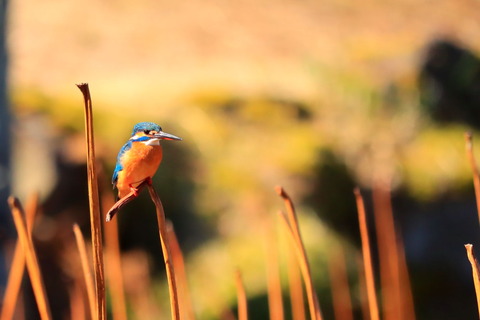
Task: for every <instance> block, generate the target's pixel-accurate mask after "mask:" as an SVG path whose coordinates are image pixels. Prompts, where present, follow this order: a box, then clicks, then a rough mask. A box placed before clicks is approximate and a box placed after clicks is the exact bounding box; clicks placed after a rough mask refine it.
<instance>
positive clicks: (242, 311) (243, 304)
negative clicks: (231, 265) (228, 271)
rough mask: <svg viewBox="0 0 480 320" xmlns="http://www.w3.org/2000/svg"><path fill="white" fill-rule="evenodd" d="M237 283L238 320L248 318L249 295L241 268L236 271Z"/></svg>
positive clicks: (246, 319)
mask: <svg viewBox="0 0 480 320" xmlns="http://www.w3.org/2000/svg"><path fill="white" fill-rule="evenodd" d="M235 285H236V287H237V304H238V320H248V305H247V295H246V293H245V287H244V285H243V281H242V274H241V273H240V271H239V270H237V272H235Z"/></svg>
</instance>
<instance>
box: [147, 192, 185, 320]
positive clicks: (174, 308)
mask: <svg viewBox="0 0 480 320" xmlns="http://www.w3.org/2000/svg"><path fill="white" fill-rule="evenodd" d="M147 185H148V192H149V193H150V198H151V199H152V201H153V203H154V204H155V209H156V212H157V222H158V233H159V236H160V244H161V245H162V251H163V261H164V262H165V270H166V273H167V280H168V291H169V293H170V309H171V312H172V318H173V320H179V319H180V308H179V305H178V290H177V284H176V281H175V270H174V266H173V263H172V260H171V259H172V258H171V257H172V255H171V252H170V246H169V243H168V237H167V227H166V223H165V212H164V210H163V205H162V201H161V200H160V197H159V196H158V194H157V192H156V191H155V188H154V187H153V186H152V185H151V184H147Z"/></svg>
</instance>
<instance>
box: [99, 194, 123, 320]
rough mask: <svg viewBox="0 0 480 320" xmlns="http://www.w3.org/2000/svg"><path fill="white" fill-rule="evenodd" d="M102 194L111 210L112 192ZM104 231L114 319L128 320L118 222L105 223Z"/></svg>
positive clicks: (103, 199) (104, 206)
mask: <svg viewBox="0 0 480 320" xmlns="http://www.w3.org/2000/svg"><path fill="white" fill-rule="evenodd" d="M105 189H107V188H105ZM102 193H103V195H102V208H110V207H111V206H112V205H113V197H112V195H111V194H110V190H105V192H102ZM103 230H104V232H105V257H106V263H105V266H106V268H107V274H106V276H107V280H108V285H109V287H110V295H111V296H112V299H111V300H112V317H113V319H115V320H127V303H126V301H125V288H124V284H123V275H122V261H121V260H122V259H121V254H120V244H119V237H118V220H116V219H115V220H112V221H111V222H110V223H108V224H106V223H104V226H103Z"/></svg>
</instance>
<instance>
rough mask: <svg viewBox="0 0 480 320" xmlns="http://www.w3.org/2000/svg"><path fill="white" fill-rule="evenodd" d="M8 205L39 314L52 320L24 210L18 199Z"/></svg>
mask: <svg viewBox="0 0 480 320" xmlns="http://www.w3.org/2000/svg"><path fill="white" fill-rule="evenodd" d="M8 204H9V205H10V209H11V211H12V216H13V221H14V223H15V227H16V229H17V232H18V239H19V241H20V244H21V245H22V248H23V251H24V255H25V261H26V264H27V270H28V273H29V275H30V282H31V283H32V289H33V293H34V295H35V299H36V301H37V307H38V312H39V314H40V318H41V319H42V320H48V319H51V318H52V316H51V312H50V305H49V303H48V298H47V295H46V292H45V287H44V285H43V277H42V273H41V272H40V267H39V264H38V259H37V255H36V253H35V248H34V246H33V242H32V238H31V237H30V236H29V234H28V231H27V227H26V225H25V220H24V218H23V217H24V213H23V208H22V205H21V203H20V201H19V200H18V199H17V198H14V197H9V198H8Z"/></svg>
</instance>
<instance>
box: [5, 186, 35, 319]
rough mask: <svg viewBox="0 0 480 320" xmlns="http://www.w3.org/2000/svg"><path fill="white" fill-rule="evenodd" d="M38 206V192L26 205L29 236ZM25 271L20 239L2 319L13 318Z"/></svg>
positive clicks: (9, 277) (11, 267)
mask: <svg viewBox="0 0 480 320" xmlns="http://www.w3.org/2000/svg"><path fill="white" fill-rule="evenodd" d="M37 207H38V194H37V193H34V194H32V195H31V196H30V197H29V198H28V200H27V205H26V210H25V211H26V215H27V216H26V223H27V232H28V235H29V237H31V235H32V229H33V222H34V220H35V214H36V213H37ZM24 272H25V254H24V253H23V249H22V245H21V244H20V242H19V241H17V243H16V244H15V251H14V254H13V259H12V264H11V266H10V273H9V275H8V281H7V286H6V288H5V293H4V296H3V304H2V313H1V315H0V320H10V319H12V318H13V315H14V312H15V306H16V304H17V299H18V294H19V292H20V288H21V286H22V279H23V274H24Z"/></svg>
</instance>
